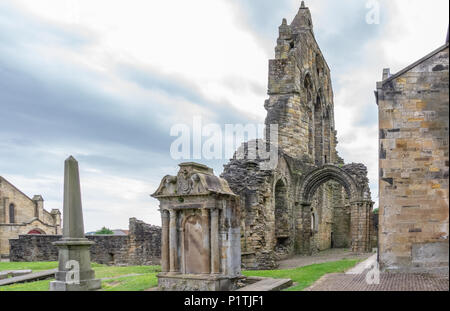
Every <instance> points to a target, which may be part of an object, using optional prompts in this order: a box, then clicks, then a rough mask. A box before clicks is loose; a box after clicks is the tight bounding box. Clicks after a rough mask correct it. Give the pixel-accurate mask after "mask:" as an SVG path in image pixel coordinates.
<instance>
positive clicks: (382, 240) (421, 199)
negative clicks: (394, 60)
mask: <svg viewBox="0 0 450 311" xmlns="http://www.w3.org/2000/svg"><path fill="white" fill-rule="evenodd" d="M448 57H449V49H448V43H447V46H446V47H444V48H443V49H441V50H440V51H439V52H437V53H435V54H434V55H432V56H431V57H427V58H425V59H424V60H422V61H421V62H419V63H417V64H416V65H414V66H412V67H411V68H409V69H408V70H407V71H406V72H403V73H402V74H400V75H395V76H394V77H392V78H391V79H389V77H388V76H387V74H388V73H387V72H385V75H386V76H385V77H384V79H385V80H384V81H383V82H379V83H378V86H377V88H378V89H377V93H378V105H379V129H380V130H379V132H380V134H379V135H380V137H379V138H380V145H379V152H380V156H379V159H380V161H379V164H380V181H379V188H380V207H379V209H380V210H379V247H380V249H379V251H380V265H381V267H382V268H384V269H388V270H396V271H404V270H405V271H421V270H430V269H435V268H436V269H437V268H439V267H442V266H447V269H448V249H449V245H448V230H449V227H448V226H449V223H448V216H449V203H448V202H449V201H448V199H449V197H448V191H449V190H448V187H449V183H448V176H449V175H448V173H449V155H448V148H449V147H448V146H449V145H448V142H449V132H448V127H449V119H448V113H449V97H448V96H449V71H448Z"/></svg>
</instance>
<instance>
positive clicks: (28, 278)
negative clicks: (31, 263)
mask: <svg viewBox="0 0 450 311" xmlns="http://www.w3.org/2000/svg"><path fill="white" fill-rule="evenodd" d="M56 271H58V269H52V270H45V271H38V272H34V273H29V274H26V275H22V276H16V277H12V278H7V279H4V280H0V286H3V285H11V284H15V283H24V282H34V281H38V280H45V279H51V278H54V277H55V272H56Z"/></svg>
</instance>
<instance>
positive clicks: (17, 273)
mask: <svg viewBox="0 0 450 311" xmlns="http://www.w3.org/2000/svg"><path fill="white" fill-rule="evenodd" d="M32 272H33V271H31V270H30V269H27V270H5V271H0V280H3V279H7V278H9V277H15V276H21V275H25V274H30V273H32Z"/></svg>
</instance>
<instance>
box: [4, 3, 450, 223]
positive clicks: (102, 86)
mask: <svg viewBox="0 0 450 311" xmlns="http://www.w3.org/2000/svg"><path fill="white" fill-rule="evenodd" d="M374 2H375V3H378V4H379V8H380V22H379V24H368V23H367V22H366V15H367V14H368V12H369V11H370V8H368V7H367V6H371V4H373V3H374ZM306 4H307V6H308V7H309V8H310V9H311V12H312V16H313V23H314V31H315V35H316V39H317V41H318V43H319V45H320V46H321V50H322V52H323V54H324V55H325V58H326V60H327V62H328V64H329V66H330V68H331V72H332V81H333V87H334V94H335V99H334V103H335V118H336V128H337V131H338V141H339V145H338V150H339V153H340V155H341V156H342V157H343V158H344V159H345V161H346V162H349V163H350V162H362V163H364V164H366V165H367V166H368V168H369V178H370V182H371V189H372V198H373V200H374V201H378V186H377V184H378V181H377V171H378V164H377V162H378V161H377V157H378V156H377V153H378V144H377V138H378V134H377V106H376V104H375V99H374V95H373V91H374V89H375V83H376V81H379V80H380V79H381V74H382V69H383V68H384V67H390V68H391V72H396V71H399V70H400V69H402V68H403V67H405V66H407V65H409V64H410V63H412V62H414V61H415V60H417V59H419V58H421V57H422V56H424V55H425V54H427V53H429V52H431V51H432V50H434V49H436V48H437V47H439V46H441V45H443V44H444V41H445V36H446V34H447V29H448V23H449V21H448V13H447V12H448V6H449V2H448V0H433V1H426V2H425V1H422V0H408V1H406V0H394V1H393V0H380V1H374V0H370V1H368V0H342V1H335V0H309V1H306ZM299 6H300V1H297V0H190V1H186V0H164V1H148V0H127V1H110V0H89V1H87V0H78V1H77V0H0V111H1V114H0V116H1V120H0V175H1V176H3V177H5V178H6V179H8V180H9V181H10V182H12V183H13V184H14V185H16V186H17V187H18V188H19V189H21V190H22V191H23V192H25V193H26V194H28V195H29V196H32V195H34V194H42V196H43V197H44V199H45V207H46V209H47V210H50V209H52V208H60V209H62V195H63V169H64V160H65V159H66V158H67V157H68V156H69V155H73V156H75V157H76V158H77V160H78V161H79V164H80V175H81V179H82V196H83V208H84V215H85V216H84V217H85V229H86V231H90V230H96V229H99V228H100V227H102V226H103V225H105V226H107V227H110V228H127V227H128V219H129V218H130V217H137V218H138V219H142V220H144V221H146V222H148V223H152V224H157V225H159V224H160V219H159V213H158V210H157V206H158V203H157V201H156V200H154V199H152V198H150V197H149V194H150V193H153V192H154V191H155V190H156V188H157V186H158V185H159V181H160V180H161V178H162V177H163V176H165V175H167V174H176V172H177V170H178V167H177V164H178V162H180V161H178V160H174V159H172V158H171V157H170V145H171V143H172V142H173V140H174V139H175V138H174V137H171V136H170V128H171V127H172V126H173V125H174V124H178V123H184V124H187V125H191V124H192V120H193V117H194V116H201V117H202V122H203V123H204V124H207V123H212V122H214V123H218V124H220V125H224V124H227V123H228V124H236V123H263V122H264V118H265V110H264V107H263V104H264V100H265V99H266V98H267V95H266V90H267V69H268V60H269V59H270V58H274V47H275V44H276V39H277V36H278V26H279V25H280V24H281V20H282V18H283V17H286V18H287V19H288V20H289V22H290V21H291V20H292V18H293V17H294V16H295V14H296V13H297V11H298V8H299ZM372 7H373V6H372ZM200 162H202V163H205V164H207V165H210V166H212V167H213V168H214V171H215V173H216V174H220V173H221V172H222V166H223V164H225V163H226V162H227V159H222V160H214V161H206V160H205V161H202V160H200Z"/></svg>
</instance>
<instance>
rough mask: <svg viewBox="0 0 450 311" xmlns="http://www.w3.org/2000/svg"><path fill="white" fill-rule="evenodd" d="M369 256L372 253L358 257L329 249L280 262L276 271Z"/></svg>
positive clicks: (346, 251)
mask: <svg viewBox="0 0 450 311" xmlns="http://www.w3.org/2000/svg"><path fill="white" fill-rule="evenodd" d="M370 256H372V253H368V254H359V255H358V254H354V253H352V252H351V251H350V250H349V249H344V248H331V249H327V250H325V251H322V252H320V253H318V254H315V255H312V256H306V255H295V256H294V257H291V258H288V259H284V260H280V261H279V262H278V263H279V265H280V266H279V268H278V269H292V268H297V267H303V266H309V265H312V264H316V263H324V262H330V261H338V260H342V259H367V258H368V257H370Z"/></svg>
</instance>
